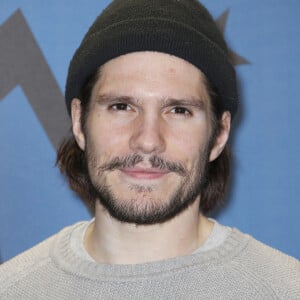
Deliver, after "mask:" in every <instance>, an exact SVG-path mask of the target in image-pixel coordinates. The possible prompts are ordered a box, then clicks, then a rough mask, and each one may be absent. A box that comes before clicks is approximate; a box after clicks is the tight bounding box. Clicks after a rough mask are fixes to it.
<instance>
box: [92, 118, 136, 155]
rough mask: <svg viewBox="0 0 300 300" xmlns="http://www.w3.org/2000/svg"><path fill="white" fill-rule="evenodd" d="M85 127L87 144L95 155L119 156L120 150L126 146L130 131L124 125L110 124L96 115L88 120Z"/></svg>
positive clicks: (108, 120)
mask: <svg viewBox="0 0 300 300" xmlns="http://www.w3.org/2000/svg"><path fill="white" fill-rule="evenodd" d="M87 125H88V126H87V132H88V134H87V144H88V146H89V148H90V150H91V151H93V153H95V154H98V155H99V154H102V155H104V156H112V155H113V154H114V153H115V154H120V153H119V152H120V150H122V149H125V147H126V144H128V139H129V137H128V136H129V133H130V130H129V129H128V126H124V124H115V122H114V123H112V122H111V120H110V119H108V118H105V117H103V116H101V115H100V114H97V115H95V116H92V117H91V118H90V119H89V122H88V123H87Z"/></svg>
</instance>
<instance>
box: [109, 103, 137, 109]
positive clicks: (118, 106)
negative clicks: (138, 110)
mask: <svg viewBox="0 0 300 300" xmlns="http://www.w3.org/2000/svg"><path fill="white" fill-rule="evenodd" d="M109 109H111V110H127V111H129V110H132V108H131V107H130V106H129V105H128V104H126V103H115V104H112V105H111V106H110V107H109Z"/></svg>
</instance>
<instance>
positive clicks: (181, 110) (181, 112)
mask: <svg viewBox="0 0 300 300" xmlns="http://www.w3.org/2000/svg"><path fill="white" fill-rule="evenodd" d="M171 113H173V114H178V115H184V116H190V115H191V112H190V111H189V110H188V109H187V108H185V107H182V106H176V107H174V108H172V109H171Z"/></svg>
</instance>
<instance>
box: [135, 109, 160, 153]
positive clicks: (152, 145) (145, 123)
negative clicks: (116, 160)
mask: <svg viewBox="0 0 300 300" xmlns="http://www.w3.org/2000/svg"><path fill="white" fill-rule="evenodd" d="M134 127H135V128H134V130H133V134H132V136H131V138H130V141H129V146H130V148H131V150H133V151H135V152H138V153H143V154H159V153H162V152H164V151H165V148H166V143H165V139H164V132H163V131H164V128H163V120H161V119H160V117H159V116H153V115H150V114H149V115H142V116H139V120H138V121H137V122H136V124H135V125H134Z"/></svg>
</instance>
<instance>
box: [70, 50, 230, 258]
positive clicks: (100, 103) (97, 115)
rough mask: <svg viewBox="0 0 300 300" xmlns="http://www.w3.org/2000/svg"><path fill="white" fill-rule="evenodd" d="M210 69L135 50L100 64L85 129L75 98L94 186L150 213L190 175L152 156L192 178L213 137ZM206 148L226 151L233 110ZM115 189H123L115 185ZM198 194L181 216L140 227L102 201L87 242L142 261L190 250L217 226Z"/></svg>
mask: <svg viewBox="0 0 300 300" xmlns="http://www.w3.org/2000/svg"><path fill="white" fill-rule="evenodd" d="M204 81H205V79H204V75H203V74H202V73H201V71H200V70H199V69H197V68H196V67H195V66H193V65H192V64H190V63H188V62H186V61H184V60H182V59H180V58H177V57H175V56H171V55H168V54H163V53H158V52H136V53H131V54H127V55H123V56H120V57H117V58H115V59H113V60H110V61H108V62H107V63H106V64H104V65H103V66H102V67H101V76H100V79H99V80H98V81H97V83H96V84H95V86H94V88H93V91H92V96H91V105H90V111H89V115H88V118H87V123H86V131H85V132H83V131H82V126H81V123H80V114H81V106H80V100H79V99H73V101H72V108H71V111H72V122H73V133H74V136H75V138H76V141H77V143H78V145H79V147H80V148H81V149H82V150H85V151H87V152H89V158H90V159H89V173H90V177H91V180H92V182H93V184H96V185H97V184H105V185H107V186H109V187H110V188H111V190H112V192H113V193H114V196H115V197H116V199H118V204H120V205H123V206H126V207H129V208H130V209H134V210H136V211H137V212H139V211H144V212H145V211H146V212H151V211H152V210H155V209H157V208H159V207H161V206H164V205H167V204H168V203H169V202H170V199H171V198H172V196H174V195H173V194H174V191H177V190H178V188H179V187H181V186H184V185H185V183H186V178H185V177H184V176H181V175H180V174H179V173H177V172H170V171H168V170H165V169H160V168H153V167H152V165H151V163H150V158H151V157H152V156H153V155H156V156H159V157H161V158H162V159H165V160H168V161H171V162H178V163H180V165H182V166H183V167H184V169H185V170H186V172H187V173H188V174H189V177H191V178H196V176H198V174H197V173H196V172H195V167H194V166H195V165H196V164H197V163H198V162H199V153H204V150H205V148H207V145H208V141H209V139H210V136H211V133H212V128H211V124H210V99H209V96H208V93H207V90H206V87H205V83H204ZM222 124H223V129H222V130H221V132H220V134H219V136H218V137H217V139H216V140H215V143H214V145H213V147H212V149H211V150H210V151H209V153H208V155H207V156H208V160H209V161H212V160H214V159H216V158H217V157H218V156H219V154H220V153H221V152H222V150H223V148H224V146H225V144H226V142H227V139H228V135H229V131H230V114H229V113H228V112H225V113H224V114H223V116H222ZM132 154H138V155H140V156H142V157H143V160H142V161H140V162H138V163H137V164H134V165H133V166H129V167H123V168H116V169H113V170H104V171H103V169H102V168H101V167H102V166H103V165H104V164H105V163H107V162H109V161H111V160H112V159H113V158H114V157H124V156H128V155H132ZM115 187H117V188H115ZM200 201H201V199H200V195H198V196H196V197H195V199H194V202H193V203H192V204H191V205H189V206H188V207H187V208H186V209H184V210H183V211H182V212H181V213H180V214H178V215H176V216H175V217H173V218H171V219H170V220H168V221H165V222H163V223H157V224H151V225H136V224H134V223H129V222H121V221H119V220H118V219H116V218H114V217H112V216H111V214H110V213H109V212H108V211H107V210H106V209H105V208H104V207H103V205H102V204H101V202H99V201H96V210H95V222H93V223H92V224H91V225H90V227H89V228H88V230H87V233H86V236H85V241H84V244H85V247H86V249H87V251H88V253H89V254H90V255H91V256H92V257H93V258H94V259H95V260H96V261H97V262H99V263H110V264H136V263H143V262H150V261H156V260H161V259H167V258H171V257H176V256H181V255H186V254H189V253H191V252H193V251H194V250H195V249H196V248H197V247H199V246H200V245H201V244H202V243H203V242H204V241H205V240H206V239H207V237H208V236H209V234H210V232H211V230H212V227H213V224H212V222H211V221H209V220H208V219H207V218H206V217H204V216H203V215H202V214H199V203H200Z"/></svg>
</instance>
